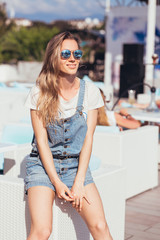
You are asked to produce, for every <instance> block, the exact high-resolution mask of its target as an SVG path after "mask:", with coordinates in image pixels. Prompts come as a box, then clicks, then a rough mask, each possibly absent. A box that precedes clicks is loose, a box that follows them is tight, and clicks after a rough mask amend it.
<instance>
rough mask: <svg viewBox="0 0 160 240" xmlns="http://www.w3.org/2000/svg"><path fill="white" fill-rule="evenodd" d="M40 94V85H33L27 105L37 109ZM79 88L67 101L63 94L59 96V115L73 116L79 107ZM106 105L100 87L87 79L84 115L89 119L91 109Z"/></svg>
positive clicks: (62, 116)
mask: <svg viewBox="0 0 160 240" xmlns="http://www.w3.org/2000/svg"><path fill="white" fill-rule="evenodd" d="M38 95H39V88H38V86H36V85H35V86H33V87H32V89H31V90H30V92H29V95H28V97H27V99H26V102H25V106H26V107H28V108H30V109H35V110H36V105H37V100H38ZM78 95H79V90H78V92H77V94H76V96H75V97H73V98H72V99H71V100H69V101H65V100H64V99H63V98H62V97H61V96H59V101H60V106H59V117H60V118H68V117H71V116H72V115H73V114H74V113H75V111H76V107H77V102H78ZM103 105H104V102H103V99H102V97H101V94H100V91H99V89H98V88H97V87H96V86H95V85H94V83H92V82H89V81H85V94H84V101H83V110H82V112H83V115H84V117H85V119H87V113H88V111H89V110H92V109H96V108H100V107H102V106H103Z"/></svg>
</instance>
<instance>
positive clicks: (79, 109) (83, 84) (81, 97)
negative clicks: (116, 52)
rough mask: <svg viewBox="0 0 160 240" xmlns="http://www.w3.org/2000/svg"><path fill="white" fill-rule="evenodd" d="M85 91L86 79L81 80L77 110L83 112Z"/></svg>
mask: <svg viewBox="0 0 160 240" xmlns="http://www.w3.org/2000/svg"><path fill="white" fill-rule="evenodd" d="M84 93H85V81H84V80H80V89H79V96H78V103H77V111H79V112H81V111H82V109H83V99H84Z"/></svg>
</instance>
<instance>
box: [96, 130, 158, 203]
mask: <svg viewBox="0 0 160 240" xmlns="http://www.w3.org/2000/svg"><path fill="white" fill-rule="evenodd" d="M106 128H107V127H105V126H104V127H102V126H101V127H100V128H99V127H97V128H96V131H95V134H94V141H93V150H92V153H93V154H94V155H95V156H97V157H99V158H100V159H101V160H102V163H103V164H111V165H115V166H124V167H126V171H127V176H126V185H127V186H126V198H127V199H128V198H130V197H132V196H135V195H137V194H139V193H141V192H143V191H146V190H148V189H151V188H153V187H156V186H157V185H158V127H156V126H144V127H140V128H138V129H135V130H126V131H122V132H118V133H110V132H107V129H106Z"/></svg>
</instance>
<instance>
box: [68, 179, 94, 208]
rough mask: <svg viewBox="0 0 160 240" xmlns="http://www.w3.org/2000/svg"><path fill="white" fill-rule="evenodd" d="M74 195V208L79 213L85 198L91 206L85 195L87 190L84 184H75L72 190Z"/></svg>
mask: <svg viewBox="0 0 160 240" xmlns="http://www.w3.org/2000/svg"><path fill="white" fill-rule="evenodd" d="M71 192H72V194H73V195H74V200H73V202H72V206H73V207H74V208H76V209H77V211H78V212H80V211H81V210H82V206H83V198H84V199H85V200H86V201H87V203H88V204H90V201H89V199H88V197H87V195H86V193H85V188H84V185H83V183H76V182H75V183H74V184H73V186H72V189H71Z"/></svg>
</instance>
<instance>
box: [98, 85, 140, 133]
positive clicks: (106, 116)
mask: <svg viewBox="0 0 160 240" xmlns="http://www.w3.org/2000/svg"><path fill="white" fill-rule="evenodd" d="M100 92H101V96H102V98H103V101H104V104H106V97H105V95H104V93H103V91H102V90H101V89H100ZM97 125H104V126H116V125H117V126H119V127H120V130H123V129H122V128H128V129H135V128H138V127H140V126H141V122H140V121H138V120H136V119H134V118H133V117H132V116H131V115H130V114H128V112H127V111H126V109H121V111H120V113H117V112H114V111H109V110H107V108H106V106H102V107H101V108H99V109H98V118H97Z"/></svg>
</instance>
